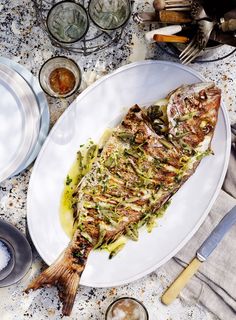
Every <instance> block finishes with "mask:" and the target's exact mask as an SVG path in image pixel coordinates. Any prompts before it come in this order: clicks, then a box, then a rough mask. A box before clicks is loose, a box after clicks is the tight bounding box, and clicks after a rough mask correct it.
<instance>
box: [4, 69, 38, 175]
mask: <svg viewBox="0 0 236 320" xmlns="http://www.w3.org/2000/svg"><path fill="white" fill-rule="evenodd" d="M0 96H1V101H2V103H1V113H0V181H3V180H5V179H6V178H8V177H9V176H11V174H12V173H13V172H15V171H16V170H17V169H18V167H19V166H20V165H21V164H22V163H23V162H24V160H25V158H26V156H27V155H28V153H29V151H30V149H31V148H32V145H33V144H34V143H35V141H36V140H37V137H38V131H39V110H38V105H37V102H36V99H35V96H34V94H33V92H32V91H31V89H30V88H29V86H28V84H27V83H26V82H25V80H24V79H23V78H22V77H21V76H19V74H18V73H17V72H15V71H14V70H12V69H11V68H9V67H7V66H5V65H3V64H0Z"/></svg>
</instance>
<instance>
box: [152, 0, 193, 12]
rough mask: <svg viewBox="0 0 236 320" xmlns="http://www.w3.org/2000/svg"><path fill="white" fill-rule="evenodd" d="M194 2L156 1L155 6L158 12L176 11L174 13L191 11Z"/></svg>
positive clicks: (180, 0)
mask: <svg viewBox="0 0 236 320" xmlns="http://www.w3.org/2000/svg"><path fill="white" fill-rule="evenodd" d="M191 4H192V0H154V1H153V6H154V8H155V10H156V11H160V10H174V11H189V10H190V8H191Z"/></svg>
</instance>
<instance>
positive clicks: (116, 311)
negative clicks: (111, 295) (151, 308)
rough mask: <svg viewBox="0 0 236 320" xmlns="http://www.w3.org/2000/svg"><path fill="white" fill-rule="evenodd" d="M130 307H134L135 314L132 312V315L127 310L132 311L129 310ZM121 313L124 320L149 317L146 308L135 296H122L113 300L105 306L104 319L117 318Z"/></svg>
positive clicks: (146, 319)
mask: <svg viewBox="0 0 236 320" xmlns="http://www.w3.org/2000/svg"><path fill="white" fill-rule="evenodd" d="M132 308H134V309H136V313H135V314H134V313H133V315H132V314H131V313H129V311H128V310H130V312H132V311H131V310H132ZM124 310H125V311H124ZM126 312H127V313H126ZM134 312H135V311H134ZM121 313H122V315H123V316H124V317H123V318H122V319H124V320H133V319H135V320H148V319H149V315H148V312H147V309H146V308H145V306H144V305H143V304H142V303H141V302H140V301H138V300H137V299H135V298H129V297H123V298H119V299H117V300H115V301H113V302H112V303H111V304H110V305H109V307H108V308H107V311H106V315H105V320H113V319H117V316H118V315H120V314H121ZM125 313H126V314H125ZM132 316H133V317H132Z"/></svg>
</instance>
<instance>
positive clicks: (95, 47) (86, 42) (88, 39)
mask: <svg viewBox="0 0 236 320" xmlns="http://www.w3.org/2000/svg"><path fill="white" fill-rule="evenodd" d="M73 2H75V3H80V4H81V5H82V6H83V7H85V8H88V2H89V1H88V0H82V1H80V2H78V1H76V0H73ZM129 2H130V8H131V12H132V7H133V3H134V1H133V0H129ZM33 3H34V6H35V11H36V17H37V21H38V23H39V25H40V26H41V28H42V29H43V31H44V32H45V33H46V34H47V35H48V37H49V38H50V41H51V43H52V45H54V46H56V47H59V48H62V49H65V50H67V51H71V52H75V53H82V54H83V55H84V56H87V55H90V54H92V53H95V52H99V51H101V50H104V49H106V48H108V47H110V46H111V45H113V44H117V43H118V42H119V41H120V40H121V38H122V35H123V32H124V30H125V27H126V25H127V24H128V22H129V19H128V21H127V22H126V23H125V24H124V25H123V26H121V27H120V28H119V29H117V30H115V31H113V32H111V31H105V30H101V29H96V32H93V33H92V34H91V35H90V36H88V34H86V35H85V36H84V37H83V39H81V40H79V41H77V42H74V43H68V44H65V43H62V42H59V41H57V40H55V38H53V37H52V36H51V34H50V32H49V30H48V28H47V24H46V20H47V13H48V12H49V10H50V9H51V7H52V6H53V5H55V4H56V3H57V1H56V0H33ZM90 24H91V25H92V23H90ZM94 26H95V25H94ZM95 27H96V26H95ZM89 29H90V28H89ZM96 42H101V43H100V44H96Z"/></svg>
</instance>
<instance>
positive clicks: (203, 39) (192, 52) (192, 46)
mask: <svg viewBox="0 0 236 320" xmlns="http://www.w3.org/2000/svg"><path fill="white" fill-rule="evenodd" d="M197 25H198V30H197V33H196V35H195V36H194V37H193V39H192V40H191V41H190V43H189V44H188V45H187V47H186V48H185V49H184V50H183V51H182V52H181V54H180V55H179V58H180V60H181V62H182V63H183V64H186V65H187V64H189V63H190V62H192V61H193V60H194V59H195V58H196V57H197V56H199V54H200V53H201V52H202V51H203V50H204V49H205V48H206V45H207V42H208V40H209V38H210V34H211V31H212V29H213V28H214V25H215V22H212V21H207V20H200V21H198V22H197Z"/></svg>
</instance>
